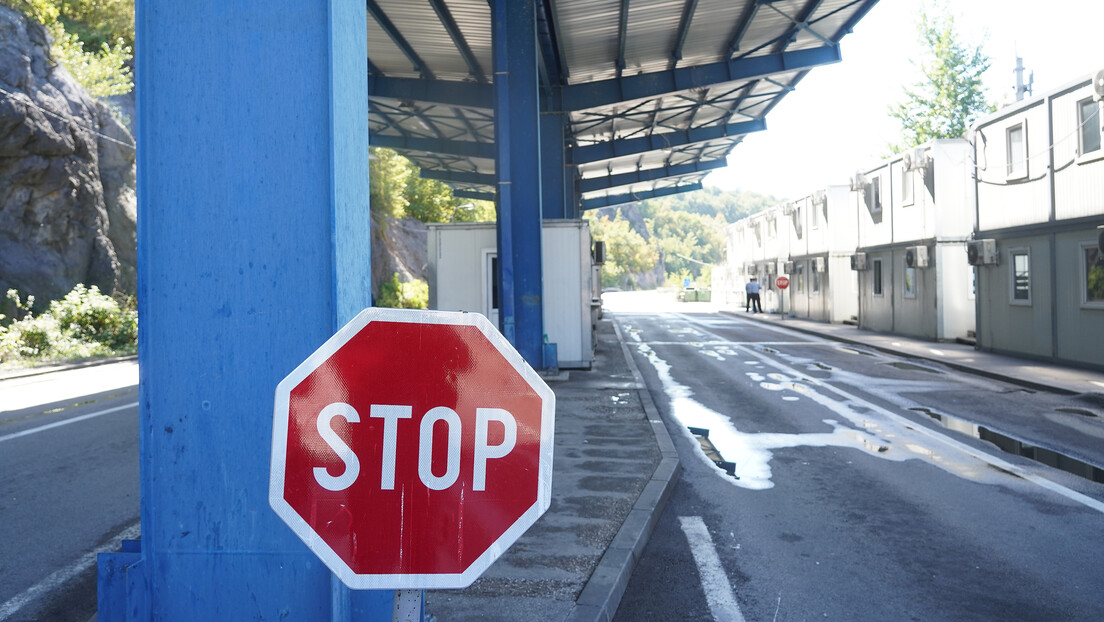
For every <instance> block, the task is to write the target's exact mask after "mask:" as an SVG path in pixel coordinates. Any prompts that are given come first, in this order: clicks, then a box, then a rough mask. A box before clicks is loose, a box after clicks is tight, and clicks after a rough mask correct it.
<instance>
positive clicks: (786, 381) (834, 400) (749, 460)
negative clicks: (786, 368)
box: [636, 343, 1006, 490]
mask: <svg viewBox="0 0 1104 622" xmlns="http://www.w3.org/2000/svg"><path fill="white" fill-rule="evenodd" d="M636 347H637V349H638V351H639V352H640V353H641V354H642V355H643V356H644V357H645V358H647V359H648V361H649V362H650V363H651V364H652V366H653V367H654V368H655V370H656V374H657V376H658V378H659V380H660V382H661V383H662V385H663V389H664V392H665V393H666V394H667V397H668V399H669V400H670V404H671V412H672V415H673V416H674V417H675V419H676V420H678V421H679V423H680V424H681V427H682V429H683V430H685V434H686V435H687V436H688V437H689V438H690V439H692V440H694V442H695V444H696V445H697V444H699V441H697V440H696V439H695V438H694V436H693V435H692V434H691V433H690V432H689V430H688V428H702V429H707V430H709V439H710V442H711V443H712V445H713V447H714V448H715V449H716V451H717V453H718V454H719V455H720V456H721V457H722V458H723V460H725V461H728V462H731V463H732V464H733V465H734V468H733V475H735V476H736V478H732V477H729V476H728V475H727V474H726V475H725V479H726V480H727V481H729V482H731V483H732V484H733V485H735V486H739V487H741V488H747V489H750V490H765V489H768V488H772V487H773V486H774V481H773V479H772V477H773V476H772V471H771V464H770V463H771V460H772V459H773V456H774V453H773V452H774V451H776V450H778V449H783V448H794V447H843V448H851V449H855V450H858V451H861V452H863V453H865V454H867V455H870V456H874V457H877V458H880V459H884V460H892V461H894V462H903V461H905V460H913V459H921V460H924V461H926V462H928V463H930V464H932V465H935V466H938V467H939V468H941V469H943V470H945V471H947V472H948V473H951V474H954V475H957V476H959V477H963V478H966V479H969V480H972V481H979V482H988V483H997V482H1000V481H1006V480H1003V479H1000V475H999V474H998V473H997V472H996V471H994V470H993V469H992V468H990V466H989V464H988V463H986V462H984V461H983V460H981V459H979V458H977V457H975V456H972V455H970V454H968V453H965V452H957V451H951V452H940V453H937V452H935V451H934V450H932V449H929V448H928V447H927V445H928V444H930V443H931V439H930V437H928V436H927V435H926V434H928V433H927V432H925V431H921V430H918V429H917V428H916V427H914V425H913V424H911V423H909V422H908V421H907V420H905V419H901V418H900V417H896V416H892V415H890V414H889V413H887V412H885V411H883V410H882V409H880V408H873V407H872V406H871V405H870V404H869V403H867V402H862V401H861V400H856V399H853V398H850V397H845V398H842V399H841V397H840V396H837V395H836V394H834V393H832V394H831V395H829V394H827V393H830V392H826V393H821V392H819V391H818V390H817V389H816V388H815V387H813V386H810V385H809V384H807V383H805V382H801V379H800V378H791V377H789V376H787V375H786V374H783V373H770V374H757V373H754V372H750V373H748V376H749V378H751V379H752V380H754V381H756V382H759V383H760V386H761V387H762V388H764V389H767V390H774V391H780V390H791V391H793V392H796V393H799V394H800V396H801V397H806V398H808V399H810V400H812V401H814V402H816V403H817V404H819V405H821V406H823V407H824V408H827V409H828V410H829V411H831V412H833V413H835V414H836V415H838V419H822V420H821V423H823V424H824V425H826V426H828V428H829V429H830V431H826V432H811V433H803V434H781V433H777V434H776V433H769V432H765V433H747V432H741V431H740V430H739V429H737V427H736V425H735V424H734V423H733V422H732V419H730V418H729V416H728V415H727V414H724V413H720V412H717V411H715V410H713V409H711V408H709V407H707V406H705V405H703V404H701V403H700V402H698V401H697V400H695V399H694V398H693V395H694V393H693V391H692V390H691V389H690V388H689V387H687V386H686V385H683V384H681V383H679V382H678V381H676V380H675V379H674V377H673V376H672V374H671V366H670V365H669V364H668V363H667V362H666V361H664V360H663V359H662V358H660V357H659V356H658V355H657V354H656V352H655V351H654V350H652V348H651V347H650V346H649V345H648V344H646V343H639V344H637V345H636ZM745 362H747V363H751V362H752V361H745ZM756 363H759V364H764V362H763V361H756ZM787 397H793V398H795V399H796V398H797V397H798V396H787ZM788 401H792V400H788ZM841 421H842V422H841ZM699 455H700V456H701V458H702V459H703V460H707V461H708V462H709V463H710V464H711V465H713V466H716V465H715V463H714V461H713V459H711V458H709V457H707V456H706V454H705V452H704V450H702V451H701V452H699ZM716 468H717V472H718V473H725V471H724V470H723V469H721V468H720V467H716Z"/></svg>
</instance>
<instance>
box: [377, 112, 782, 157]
mask: <svg viewBox="0 0 1104 622" xmlns="http://www.w3.org/2000/svg"><path fill="white" fill-rule="evenodd" d="M765 129H767V124H766V122H765V121H763V120H762V119H753V120H751V121H743V122H740V123H729V124H727V125H714V126H710V127H701V128H697V129H693V130H683V131H679V132H664V133H662V134H658V133H657V134H652V135H651V136H644V137H641V138H629V139H625V140H615V141H610V142H603V143H597V144H594V145H585V146H582V147H575V148H574V149H573V150H572V151H573V158H572V162H574V163H575V164H576V165H579V164H587V163H590V162H598V161H601V160H609V159H612V158H617V157H622V156H628V155H635V154H637V153H643V152H645V151H659V150H664V149H673V148H675V147H681V146H684V145H691V144H694V143H701V142H706V141H710V140H716V139H718V138H725V137H732V138H736V137H740V136H743V135H744V134H749V133H751V132H759V131H762V130H765ZM375 143H376V144H379V140H376V141H375Z"/></svg>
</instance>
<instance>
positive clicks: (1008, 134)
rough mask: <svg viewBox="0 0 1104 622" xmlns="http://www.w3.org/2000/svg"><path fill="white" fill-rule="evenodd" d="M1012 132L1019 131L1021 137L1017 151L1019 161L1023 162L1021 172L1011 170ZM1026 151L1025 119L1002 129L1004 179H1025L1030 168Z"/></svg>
mask: <svg viewBox="0 0 1104 622" xmlns="http://www.w3.org/2000/svg"><path fill="white" fill-rule="evenodd" d="M1014 130H1019V131H1020V136H1021V140H1020V147H1019V150H1018V151H1019V155H1020V160H1021V161H1022V162H1023V170H1022V171H1021V170H1013V168H1012V163H1013V160H1012V155H1013V154H1012V132H1013V131H1014ZM1027 151H1028V147H1027V119H1023V120H1021V121H1020V122H1019V123H1016V124H1015V125H1009V126H1008V127H1006V128H1004V172H1005V179H1009V180H1015V179H1027V177H1028V173H1029V170H1028V169H1029V168H1030V167H1029V163H1028V161H1027Z"/></svg>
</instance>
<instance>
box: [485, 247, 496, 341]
mask: <svg viewBox="0 0 1104 622" xmlns="http://www.w3.org/2000/svg"><path fill="white" fill-rule="evenodd" d="M483 315H485V316H487V319H488V320H490V321H491V324H494V325H495V326H498V251H496V250H493V249H483Z"/></svg>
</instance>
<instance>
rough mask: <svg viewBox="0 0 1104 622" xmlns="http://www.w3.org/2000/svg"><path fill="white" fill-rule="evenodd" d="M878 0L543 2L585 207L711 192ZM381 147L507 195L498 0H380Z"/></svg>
mask: <svg viewBox="0 0 1104 622" xmlns="http://www.w3.org/2000/svg"><path fill="white" fill-rule="evenodd" d="M876 2H877V0H777V1H771V0H738V1H733V0H536V5H537V15H538V39H539V46H540V54H539V55H538V58H539V62H540V80H541V90H542V92H541V107H542V111H541V113H542V114H556V115H564V116H565V126H566V132H565V133H566V136H565V137H564V140H565V145H564V146H565V149H566V161H567V162H568V163H569V165H572V166H574V168H575V170H576V171H577V177H578V186H577V188H578V194H579V197H578V198H579V199H580V200H581V204H580V206H579V207H581V208H582V209H587V208H592V207H600V206H603V205H612V204H616V203H620V202H625V201H627V200H633V199H636V198H647V197H652V196H662V195H664V194H672V193H675V192H682V191H686V190H693V189H697V188H700V187H701V180H702V179H703V178H704V177H705V176H706V175H707V174H708V173H709V171H711V170H713V169H716V168H719V167H722V166H725V157H726V156H727V155H728V153H729V152H730V151H731V150H732V148H733V147H735V146H736V145H737V144H739V143H740V141H742V140H743V138H744V136H746V135H747V134H748V133H750V132H755V131H761V130H764V129H765V128H766V123H765V117H766V115H767V113H768V112H770V110H771V109H772V108H774V106H776V105H778V103H779V102H780V101H781V100H782V98H783V97H785V96H786V94H787V93H789V92H790V91H792V90H794V87H795V86H796V85H797V83H798V82H799V81H800V80H801V79H802V78H804V77H805V75H806V74H807V73H808V72H809V71H810V70H811V69H812V68H814V67H816V66H818V65H823V64H826V63H833V62H838V61H839V60H840V58H841V57H840V50H839V41H840V39H841V38H842V37H843V36H844V35H846V34H847V33H849V32H850V31H851V29H852V28H853V27H854V25H855V24H856V23H857V22H858V21H859V20H860V19H861V18H862V17H863V16H864V15H866V13H867V12H868V11H869V10H870V9H871V8H872V7H873V6H874V4H875V3H876ZM367 6H368V15H369V18H368V60H369V98H370V105H371V109H370V115H369V123H370V129H371V134H372V136H371V141H372V144H373V145H376V146H382V147H391V148H394V149H396V150H398V151H400V152H401V153H403V154H404V155H406V156H407V157H409V158H411V159H412V160H414V161H415V162H416V163H417V164H418V165H419V166H420V167H421V168H422V175H423V176H424V177H428V178H433V179H440V180H442V181H445V182H447V183H449V184H450V185H451V186H453V188H455V189H456V190H457V191H458V193H459V194H460V195H461V196H471V197H478V198H493V193H494V188H495V187H496V185H495V175H494V173H495V161H494V158H495V147H494V91H493V86H492V84H491V82H492V75H493V73H492V50H491V46H492V37H491V7H490V4H489V2H488V0H427V1H426V2H424V3H421V2H410V0H367Z"/></svg>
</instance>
